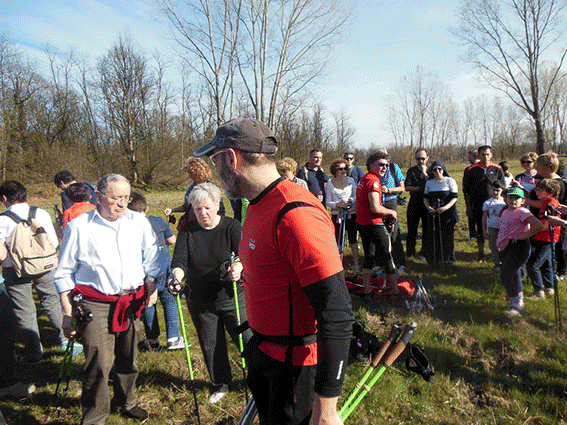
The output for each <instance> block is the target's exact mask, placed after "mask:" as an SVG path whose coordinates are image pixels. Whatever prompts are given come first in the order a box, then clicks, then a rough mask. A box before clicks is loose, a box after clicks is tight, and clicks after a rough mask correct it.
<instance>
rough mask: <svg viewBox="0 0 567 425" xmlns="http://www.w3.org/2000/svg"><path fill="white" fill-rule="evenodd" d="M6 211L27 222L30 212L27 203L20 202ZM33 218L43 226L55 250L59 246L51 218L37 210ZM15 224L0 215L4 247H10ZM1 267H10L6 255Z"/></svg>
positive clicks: (9, 260)
mask: <svg viewBox="0 0 567 425" xmlns="http://www.w3.org/2000/svg"><path fill="white" fill-rule="evenodd" d="M8 211H12V212H13V213H14V214H16V215H17V216H18V217H20V218H22V219H24V220H27V218H28V214H29V212H30V206H29V205H28V203H27V202H22V203H19V204H14V205H11V206H9V207H8ZM35 218H36V219H37V221H39V223H40V224H41V225H42V226H43V228H44V229H45V231H46V232H47V234H48V235H49V239H51V242H52V243H53V246H54V247H55V248H57V245H58V244H59V240H58V239H57V234H56V233H55V228H54V227H53V223H52V222H51V216H50V215H49V213H48V212H47V211H45V210H42V209H41V208H38V209H37V211H36V212H35ZM16 226H17V223H16V222H15V221H14V220H12V219H11V218H10V217H7V216H5V215H0V242H1V243H4V244H6V245H8V246H9V245H10V243H11V242H12V235H13V233H14V230H16ZM2 267H12V260H11V259H10V256H9V255H8V256H7V257H6V259H5V260H4V261H3V262H2Z"/></svg>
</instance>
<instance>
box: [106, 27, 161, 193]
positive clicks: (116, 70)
mask: <svg viewBox="0 0 567 425" xmlns="http://www.w3.org/2000/svg"><path fill="white" fill-rule="evenodd" d="M98 70H99V78H100V90H101V92H102V94H103V97H104V101H105V110H104V117H105V120H106V122H107V124H108V126H109V128H110V129H111V131H112V133H113V135H114V137H115V138H116V140H117V142H118V143H119V145H120V146H121V147H122V150H123V152H124V154H125V155H126V157H127V159H128V161H129V163H130V172H131V174H132V175H131V177H132V181H133V182H134V183H137V182H138V158H137V155H138V151H139V149H140V148H141V147H142V146H143V145H144V144H145V143H149V141H150V140H149V138H148V137H147V136H148V135H147V127H146V125H147V118H148V107H149V102H150V97H151V95H152V86H153V78H152V76H151V75H150V71H149V70H148V67H147V62H146V59H145V58H144V57H143V56H142V55H141V54H140V53H138V52H136V50H135V48H134V46H133V44H132V42H131V41H130V40H128V39H124V38H122V37H120V39H119V40H118V43H117V44H116V45H115V46H114V47H113V48H112V49H111V50H110V52H109V53H107V54H106V55H105V56H104V57H103V58H102V59H101V60H100V62H99V64H98Z"/></svg>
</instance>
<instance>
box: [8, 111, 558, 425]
mask: <svg viewBox="0 0 567 425" xmlns="http://www.w3.org/2000/svg"><path fill="white" fill-rule="evenodd" d="M277 148H278V142H277V139H276V137H275V136H274V134H273V133H272V131H271V130H270V129H269V128H268V127H267V126H266V125H264V124H263V123H262V122H260V121H257V120H253V119H250V118H238V119H235V120H232V121H229V122H227V123H225V124H223V125H222V126H220V127H219V128H218V129H217V132H216V134H215V137H214V139H213V140H212V141H211V142H209V143H208V144H206V145H205V146H203V147H202V148H200V149H198V150H197V151H196V152H195V153H194V156H193V157H192V158H189V159H188V160H187V162H186V164H185V171H186V172H187V174H188V176H189V178H190V179H191V184H190V185H189V188H188V190H187V193H186V195H185V198H184V200H183V204H182V205H180V206H178V207H173V208H169V207H168V208H166V209H165V210H164V215H165V217H166V220H164V219H163V218H161V217H157V216H150V215H146V214H147V212H148V211H149V206H148V203H147V200H146V198H145V197H144V196H143V195H142V194H140V193H136V192H132V191H131V187H130V184H129V182H128V180H127V179H126V178H125V177H123V176H121V175H118V174H108V175H105V176H104V177H103V178H102V179H101V180H100V181H99V182H98V185H97V186H96V187H95V186H93V185H91V184H90V183H86V182H85V183H78V182H77V181H76V180H75V178H74V177H73V175H72V174H71V173H70V172H69V171H61V172H59V173H57V174H56V176H55V178H54V183H55V184H56V185H57V186H58V187H59V188H60V189H61V190H62V192H61V205H62V211H61V212H58V213H57V216H56V225H55V226H54V225H53V223H52V221H51V217H50V215H49V213H47V212H46V211H44V210H42V209H38V208H36V207H33V206H30V205H29V204H28V203H27V195H26V188H25V187H24V186H23V185H22V184H21V183H19V182H16V181H11V180H8V181H5V182H4V183H2V184H1V185H0V200H1V201H2V202H3V203H4V205H5V206H6V208H7V212H6V213H3V214H0V241H1V242H2V244H0V260H2V268H3V272H2V275H3V279H4V283H3V284H1V283H0V309H1V310H0V311H1V314H2V316H3V318H5V319H3V320H2V322H1V323H2V326H1V327H0V332H1V333H0V341H1V342H2V344H0V353H1V354H0V355H1V358H0V363H1V364H2V366H1V369H2V373H1V374H0V397H2V396H7V395H11V396H16V397H23V396H26V395H28V394H30V393H31V392H33V391H34V389H35V388H34V387H33V386H32V385H24V384H22V383H21V382H19V381H18V380H17V378H16V376H15V374H14V364H15V359H14V341H15V338H16V337H15V333H14V331H15V328H16V327H17V328H18V329H19V331H20V334H21V340H22V342H23V351H22V352H23V355H22V356H21V357H20V359H19V363H20V364H22V365H35V364H39V363H41V362H42V361H43V347H42V344H41V337H40V331H39V328H38V325H37V317H36V307H35V303H34V298H33V293H32V289H35V291H36V293H37V294H38V296H39V299H40V302H41V305H42V307H43V308H44V310H45V312H46V313H47V315H48V317H49V319H50V321H51V323H52V326H53V327H54V328H55V329H57V331H58V333H59V341H60V344H61V348H62V349H66V348H67V345H68V344H69V339H70V338H78V337H79V336H80V341H81V342H82V344H79V343H75V344H74V350H75V354H79V353H80V352H82V351H83V350H84V354H85V364H84V366H83V373H84V374H83V388H82V396H81V399H82V413H83V417H82V421H81V423H82V424H89V425H90V424H104V423H105V422H106V420H107V417H108V416H109V414H110V413H111V412H119V413H120V414H122V415H123V416H126V417H129V418H133V419H138V420H145V419H147V418H148V416H149V414H148V412H147V411H146V410H145V409H143V408H141V407H140V406H138V405H137V403H136V378H137V376H138V368H137V365H136V357H137V353H138V351H141V350H160V349H162V347H161V345H160V342H159V341H160V329H159V321H158V315H157V313H156V301H157V300H158V298H159V299H160V301H161V304H162V305H163V310H164V317H165V328H166V335H167V337H166V340H167V343H166V346H165V348H167V349H168V350H180V349H183V348H185V347H186V346H188V345H189V342H188V341H185V340H184V339H183V337H182V336H181V333H180V317H179V310H178V302H179V298H178V297H179V295H180V294H183V295H184V296H185V298H186V302H187V307H188V310H189V313H190V316H191V319H192V321H193V324H194V326H195V329H196V333H197V337H198V340H199V346H200V349H201V351H202V355H203V358H204V360H205V365H206V367H207V371H208V374H209V378H210V385H211V389H210V393H211V394H210V397H209V402H210V403H217V402H218V401H219V400H221V399H222V398H223V397H224V395H225V394H226V393H227V392H228V391H229V390H230V389H231V386H232V372H231V367H230V361H229V354H228V341H227V338H226V332H228V334H229V335H230V337H231V338H232V340H233V342H234V343H235V344H236V345H237V347H238V349H240V348H241V347H240V346H239V339H241V341H242V342H243V344H244V352H243V355H244V357H245V358H246V364H247V368H248V376H247V384H248V387H249V388H250V390H251V392H252V395H253V397H254V400H255V403H256V407H257V410H258V415H259V417H260V423H261V424H271V423H278V424H306V423H308V422H309V421H310V420H311V423H316V424H319V423H328V424H340V423H342V421H341V419H340V417H339V416H338V413H337V409H336V405H337V400H338V397H339V395H340V393H341V389H342V382H343V379H344V373H345V369H346V361H347V358H348V348H349V344H350V338H351V334H352V325H353V322H354V315H353V312H352V308H351V300H350V296H349V294H348V292H347V290H346V286H345V276H344V266H343V254H344V243H345V240H347V238H348V245H349V247H350V251H351V253H352V262H353V263H352V267H353V271H354V273H356V274H358V273H361V275H362V280H363V286H364V301H365V302H366V303H368V302H370V300H371V299H372V293H371V279H372V277H373V276H374V275H376V274H377V273H382V274H383V275H384V276H385V282H386V285H387V286H388V287H389V290H390V294H391V298H392V299H394V300H395V299H399V298H400V297H401V295H400V291H399V288H398V279H399V275H400V274H403V273H405V272H406V271H407V267H408V263H407V259H412V260H413V261H422V262H427V263H428V264H429V265H430V266H431V267H432V268H435V269H437V268H438V266H441V268H442V269H444V268H445V267H447V268H450V267H451V266H452V264H453V263H454V262H455V261H456V255H455V228H456V224H457V222H458V221H459V214H458V211H457V200H458V196H459V193H458V192H459V191H458V187H457V182H456V180H455V176H450V175H449V173H448V171H447V168H446V167H445V165H444V164H443V163H442V162H440V161H437V160H434V161H431V163H430V164H429V159H430V158H429V156H428V153H427V151H426V150H425V149H418V150H417V151H416V152H415V165H414V166H412V167H410V168H409V169H408V170H407V172H406V174H405V176H404V173H403V172H402V170H401V168H400V167H399V165H397V164H395V163H393V162H391V161H390V157H389V155H388V152H387V150H386V149H384V148H380V149H377V150H376V151H374V152H373V153H371V154H370V155H369V156H368V158H367V159H366V169H367V172H366V173H365V172H364V171H363V170H362V168H361V167H359V166H357V165H356V158H355V155H354V154H353V153H352V152H346V153H345V154H344V156H343V157H342V158H336V159H334V160H333V161H331V163H330V167H329V170H328V171H329V173H327V172H326V171H325V170H324V169H323V168H322V166H321V164H322V160H323V153H322V151H321V150H319V149H313V150H312V151H311V152H310V155H309V160H308V162H306V163H305V165H304V166H302V167H299V168H298V164H297V162H296V161H295V160H294V159H292V158H289V157H287V158H282V159H280V160H278V161H276V153H277ZM205 156H206V157H208V158H209V159H210V161H211V163H212V165H213V169H214V170H215V171H216V174H217V176H218V178H219V179H220V181H221V182H222V185H223V187H224V191H225V194H226V196H227V197H228V198H229V200H230V202H231V206H232V208H233V210H234V217H235V218H231V217H228V216H227V215H226V211H225V208H224V205H223V202H222V195H221V190H220V189H219V187H217V186H216V185H215V184H214V183H213V182H212V180H213V170H212V169H211V167H210V166H209V165H208V163H207V162H206V161H205V160H203V157H205ZM492 156H493V153H492V149H491V147H490V146H481V147H479V148H478V149H477V150H475V151H470V152H469V162H470V165H469V166H468V167H467V168H466V169H465V171H464V173H463V177H462V194H463V195H464V199H465V205H466V211H465V213H466V216H467V218H468V220H469V221H468V223H469V238H470V240H475V241H476V244H477V249H478V257H477V261H478V262H484V261H485V259H484V246H485V239H488V242H489V243H488V245H489V249H490V250H491V256H490V259H491V261H492V262H493V264H494V267H496V268H498V269H499V270H500V273H501V281H502V284H503V286H504V288H505V290H506V294H507V297H508V300H509V304H510V305H509V308H508V309H507V310H506V311H505V313H506V314H507V315H509V316H519V315H521V314H522V312H523V308H524V288H523V281H522V279H523V278H524V276H528V277H529V278H530V280H531V282H532V284H533V290H534V291H533V296H532V297H533V298H534V299H540V298H545V297H546V296H550V295H553V294H554V286H555V282H556V279H560V278H562V277H563V276H564V275H565V268H566V262H565V249H566V248H567V246H566V245H567V241H566V238H565V228H566V227H567V221H565V220H563V218H561V214H567V206H565V204H567V199H566V198H565V195H566V192H567V190H566V180H565V179H563V178H562V177H561V176H560V175H559V174H558V170H559V165H560V164H559V159H558V157H557V155H556V154H554V153H552V152H550V153H547V154H543V155H540V156H538V155H537V154H535V153H533V152H529V153H526V154H525V155H522V156H521V158H520V162H521V164H522V167H523V168H524V170H525V171H524V172H523V173H521V174H518V175H517V176H515V177H513V176H512V175H511V174H510V173H509V171H508V168H509V164H508V163H507V162H502V163H500V164H495V163H493V162H492ZM329 174H330V175H331V176H332V177H331V178H329ZM405 192H408V193H409V195H410V200H409V203H408V205H407V237H406V247H405V250H404V246H403V241H402V236H401V232H400V226H399V217H398V206H399V205H403V204H404V202H403V201H402V195H403V194H404V193H405ZM329 210H330V214H329V212H328V211H329ZM174 213H182V217H181V218H180V219H179V220H178V224H177V230H178V233H177V235H175V234H174V233H173V231H172V230H171V228H170V226H169V224H168V223H174V224H175V221H176V220H174V219H173V214H174ZM26 219H27V220H28V221H29V222H32V221H31V220H32V219H33V220H35V221H37V222H38V223H39V224H40V225H41V226H42V228H43V229H44V233H46V235H47V236H46V238H47V240H48V241H50V242H51V248H52V249H53V250H55V248H56V247H57V246H58V245H59V239H61V244H60V247H59V256H58V263H50V264H51V265H49V263H46V264H48V265H46V266H44V269H43V270H41V271H40V272H36V273H31V274H30V273H29V272H22V270H23V269H21V267H20V263H19V257H18V256H17V254H16V250H15V249H14V245H17V243H16V242H17V240H18V237H17V234H18V233H17V228H18V226H19V223H20V222H21V221H22V220H26ZM420 224H421V228H422V244H421V249H420V251H419V252H418V251H417V240H418V233H419V229H420ZM359 235H360V238H361V241H362V253H363V261H362V263H361V262H360V260H359V245H358V238H359ZM58 236H59V237H58ZM169 245H174V251H173V258H172V257H171V255H170V251H169V248H168V246H169ZM406 254H407V256H406ZM555 264H557V267H555ZM183 282H184V284H183ZM79 303H80V307H81V308H84V309H87V310H88V311H90V312H92V320H91V321H89V322H85V323H80V324H78V325H77V322H76V320H74V316H75V312H76V310H77V307H78V304H79ZM242 324H244V325H243V326H240V325H242ZM144 328H145V332H144V333H145V337H144V336H143V329H144ZM109 380H110V381H111V382H112V385H113V387H114V391H113V396H112V399H111V398H110V391H109Z"/></svg>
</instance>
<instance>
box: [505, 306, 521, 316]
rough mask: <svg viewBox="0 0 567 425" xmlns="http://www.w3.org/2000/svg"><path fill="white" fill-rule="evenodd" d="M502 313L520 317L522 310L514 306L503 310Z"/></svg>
mask: <svg viewBox="0 0 567 425" xmlns="http://www.w3.org/2000/svg"><path fill="white" fill-rule="evenodd" d="M504 314H505V315H506V316H508V317H522V312H521V311H520V310H518V309H517V308H514V307H511V308H509V309H508V310H504Z"/></svg>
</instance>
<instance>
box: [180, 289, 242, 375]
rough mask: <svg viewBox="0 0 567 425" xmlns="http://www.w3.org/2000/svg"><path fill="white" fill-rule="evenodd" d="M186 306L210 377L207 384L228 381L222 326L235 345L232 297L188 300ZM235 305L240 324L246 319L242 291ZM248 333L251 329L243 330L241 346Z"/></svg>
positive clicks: (234, 317)
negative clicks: (221, 299)
mask: <svg viewBox="0 0 567 425" xmlns="http://www.w3.org/2000/svg"><path fill="white" fill-rule="evenodd" d="M187 307H188V308H189V313H190V314H191V319H192V320H193V325H195V329H196V330H197V336H198V337H199V345H200V346H201V351H202V352H203V357H204V358H205V364H206V365H207V370H208V371H209V376H210V377H211V383H212V384H213V386H218V385H222V384H227V385H228V384H230V382H231V381H232V372H231V370H230V358H229V357H228V346H227V341H226V333H225V329H226V331H227V332H228V334H229V335H230V337H231V338H232V340H233V342H234V343H235V344H236V346H237V347H238V344H239V342H238V335H237V334H236V331H235V330H236V327H237V326H238V322H237V319H236V309H235V305H234V300H232V299H229V300H226V301H223V302H217V303H201V302H196V301H194V300H191V299H189V301H188V303H187ZM238 307H239V310H240V322H241V323H243V322H245V321H246V320H247V317H246V304H245V301H244V294H243V292H242V291H239V296H238ZM251 336H252V332H251V331H250V330H247V331H245V332H243V334H242V339H243V343H244V345H246V343H247V342H248V340H249V339H250V337H251Z"/></svg>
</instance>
